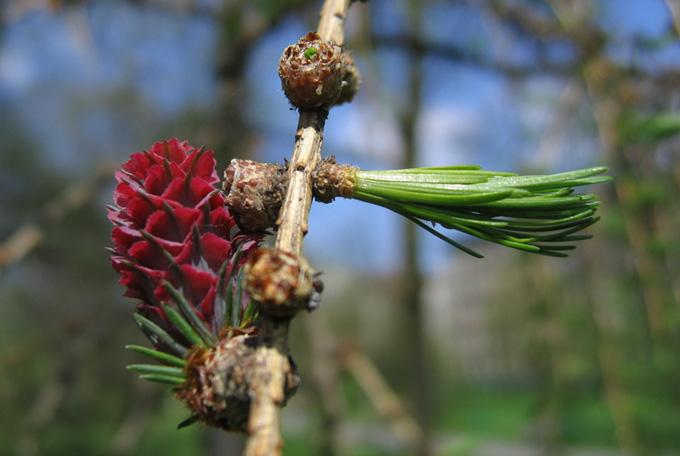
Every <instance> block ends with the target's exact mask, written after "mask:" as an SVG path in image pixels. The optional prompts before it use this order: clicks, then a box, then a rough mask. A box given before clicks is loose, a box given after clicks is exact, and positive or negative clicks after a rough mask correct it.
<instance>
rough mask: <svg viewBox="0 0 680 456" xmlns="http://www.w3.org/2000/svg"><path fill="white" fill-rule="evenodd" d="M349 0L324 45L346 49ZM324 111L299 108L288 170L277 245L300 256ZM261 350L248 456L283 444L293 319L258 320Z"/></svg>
mask: <svg viewBox="0 0 680 456" xmlns="http://www.w3.org/2000/svg"><path fill="white" fill-rule="evenodd" d="M350 3H351V0H326V2H325V3H324V5H323V8H322V10H321V18H320V21H319V30H318V33H319V35H321V38H323V39H324V40H326V41H333V42H335V43H336V44H338V45H342V43H343V41H344V32H343V25H344V21H345V17H346V14H347V9H348V8H349V5H350ZM327 116H328V111H327V109H325V108H321V109H315V110H301V111H300V120H299V122H298V130H297V132H296V134H295V148H294V150H293V155H292V157H291V160H290V164H289V167H288V172H289V178H290V179H289V185H288V190H287V192H286V196H285V199H284V202H283V206H282V208H281V213H280V216H279V220H278V221H277V225H278V232H277V236H276V242H275V247H276V248H277V249H279V250H282V251H284V252H287V253H290V254H293V255H295V256H296V257H301V255H302V244H303V239H304V236H305V234H306V233H307V220H308V217H309V208H310V206H311V203H312V179H311V173H312V171H313V170H314V168H315V167H316V165H317V164H318V162H319V161H320V160H321V147H322V145H323V128H324V125H325V122H326V117H327ZM258 322H259V323H258V324H259V331H260V336H259V337H260V346H259V347H258V349H257V354H256V359H257V364H256V368H255V376H254V377H255V378H254V381H253V384H252V385H251V388H252V394H253V398H252V401H251V407H250V418H249V421H248V434H249V438H248V441H247V443H246V451H245V453H244V454H245V456H277V455H280V454H281V450H282V448H283V440H282V438H281V435H280V427H281V426H280V425H281V406H282V405H283V403H284V398H285V396H284V382H285V371H286V370H287V369H290V362H289V360H288V355H287V352H288V347H287V340H288V327H289V323H290V318H287V317H286V318H276V317H273V316H271V315H267V314H266V313H262V315H260V317H259V319H258Z"/></svg>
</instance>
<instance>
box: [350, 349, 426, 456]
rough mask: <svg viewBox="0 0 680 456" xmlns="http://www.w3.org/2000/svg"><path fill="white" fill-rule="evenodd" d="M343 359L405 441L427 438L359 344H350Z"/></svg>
mask: <svg viewBox="0 0 680 456" xmlns="http://www.w3.org/2000/svg"><path fill="white" fill-rule="evenodd" d="M342 360H343V365H344V367H345V369H347V371H348V372H350V373H351V374H352V376H353V377H354V378H355V379H356V381H357V383H359V386H361V388H362V389H363V390H364V392H365V393H366V396H367V397H368V399H369V400H370V401H371V403H372V404H373V407H375V409H376V410H377V411H378V413H379V414H380V416H381V417H383V418H385V419H387V420H389V421H390V422H391V423H392V426H393V427H394V429H395V431H396V433H397V435H399V436H401V437H402V439H403V440H404V441H405V442H409V443H411V444H412V445H414V446H420V445H421V442H422V441H423V439H424V435H423V430H422V429H421V427H420V426H419V425H418V423H417V422H416V420H415V419H413V417H412V416H411V415H409V414H408V412H407V410H406V407H404V404H403V403H402V401H401V400H400V399H399V397H398V396H397V395H396V394H395V393H394V392H393V391H392V389H391V388H390V386H389V385H388V384H387V382H386V381H385V378H384V377H383V376H382V374H380V371H379V370H378V369H377V368H376V367H375V364H373V362H372V361H371V359H370V358H369V357H368V356H366V354H365V353H363V352H361V351H360V350H358V349H357V348H355V347H347V348H346V349H345V350H344V353H343V356H342ZM418 454H422V453H420V452H419V453H418Z"/></svg>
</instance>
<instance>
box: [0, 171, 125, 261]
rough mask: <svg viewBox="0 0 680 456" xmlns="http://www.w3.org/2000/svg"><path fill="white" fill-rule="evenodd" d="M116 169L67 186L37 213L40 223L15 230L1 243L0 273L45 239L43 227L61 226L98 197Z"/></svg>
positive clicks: (28, 224) (94, 174)
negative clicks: (69, 217) (75, 212)
mask: <svg viewBox="0 0 680 456" xmlns="http://www.w3.org/2000/svg"><path fill="white" fill-rule="evenodd" d="M113 170H115V167H113V166H111V165H108V164H104V165H102V166H100V168H99V169H98V170H96V171H95V172H93V173H92V175H93V178H92V179H91V180H89V181H87V182H84V183H83V182H76V183H74V184H73V185H70V186H68V187H67V188H65V189H64V191H63V192H61V193H60V194H59V195H57V196H56V197H55V198H54V199H52V200H50V201H48V202H47V203H45V205H44V206H43V207H42V208H41V210H40V215H41V217H42V220H41V221H40V222H35V223H27V224H25V225H22V226H20V227H18V228H17V229H16V230H15V231H14V232H13V233H12V234H11V235H10V236H9V238H7V239H6V240H5V241H4V242H2V243H0V272H2V270H3V269H4V268H6V267H8V266H10V265H12V264H13V263H17V262H19V261H21V260H22V259H23V258H24V257H25V256H26V255H28V254H29V253H30V252H31V251H32V250H33V249H34V248H36V247H37V246H38V245H40V243H41V242H42V241H43V240H44V238H45V232H46V226H45V225H48V224H54V223H59V222H61V221H62V220H63V219H64V217H66V216H67V215H69V214H70V213H71V212H73V211H76V210H78V209H80V208H81V207H83V206H84V205H85V204H86V203H87V202H88V201H90V200H91V199H92V198H93V197H95V196H96V195H97V192H98V190H99V189H100V188H101V187H102V186H103V185H105V184H106V182H107V181H108V180H109V179H110V177H111V175H112V174H113Z"/></svg>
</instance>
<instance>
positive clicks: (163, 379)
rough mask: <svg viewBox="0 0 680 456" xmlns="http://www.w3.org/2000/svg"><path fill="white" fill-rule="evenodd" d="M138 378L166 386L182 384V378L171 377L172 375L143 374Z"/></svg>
mask: <svg viewBox="0 0 680 456" xmlns="http://www.w3.org/2000/svg"><path fill="white" fill-rule="evenodd" d="M139 378H141V379H143V380H148V381H150V382H155V383H165V384H167V385H172V386H179V385H181V384H182V383H184V381H185V380H184V379H183V378H179V377H173V376H172V375H160V374H144V375H140V376H139Z"/></svg>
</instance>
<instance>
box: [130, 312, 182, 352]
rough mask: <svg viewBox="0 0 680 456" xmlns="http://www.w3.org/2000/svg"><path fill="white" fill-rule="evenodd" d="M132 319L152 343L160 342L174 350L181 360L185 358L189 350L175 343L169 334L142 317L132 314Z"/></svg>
mask: <svg viewBox="0 0 680 456" xmlns="http://www.w3.org/2000/svg"><path fill="white" fill-rule="evenodd" d="M133 318H134V319H135V321H136V322H137V324H138V325H139V327H140V328H142V331H144V333H145V334H147V335H148V336H149V338H151V340H152V342H154V343H156V342H162V343H163V344H165V345H166V346H167V347H168V348H170V349H172V350H174V351H175V352H176V353H177V354H178V355H179V356H181V357H182V358H183V357H184V356H186V354H187V353H188V351H189V350H187V348H186V347H184V346H182V345H181V344H179V343H178V342H176V341H175V340H174V339H173V338H172V336H170V334H168V333H167V332H165V331H164V330H163V329H161V328H160V327H159V326H158V325H157V324H156V323H154V322H152V321H151V320H149V319H147V318H144V317H142V316H141V315H139V314H133Z"/></svg>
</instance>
